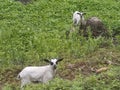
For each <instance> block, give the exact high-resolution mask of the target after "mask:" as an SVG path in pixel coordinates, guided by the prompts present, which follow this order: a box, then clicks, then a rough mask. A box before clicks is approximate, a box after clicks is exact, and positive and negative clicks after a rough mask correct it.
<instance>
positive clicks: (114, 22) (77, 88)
mask: <svg viewBox="0 0 120 90" xmlns="http://www.w3.org/2000/svg"><path fill="white" fill-rule="evenodd" d="M76 10H78V11H83V12H86V13H87V14H86V18H89V17H91V16H97V17H99V18H100V19H101V20H102V21H103V23H104V24H105V26H106V27H107V28H108V30H109V32H110V33H111V35H113V34H114V35H115V36H114V38H115V41H114V40H113V38H112V37H111V38H109V39H105V38H103V37H98V38H95V39H94V38H91V37H89V38H88V40H86V38H85V37H83V36H80V35H78V34H77V28H76V31H75V32H72V33H71V34H70V37H69V39H66V31H68V30H70V29H71V28H73V27H72V14H73V12H74V11H76ZM119 33H120V1H119V0H31V1H30V2H29V3H27V4H26V5H24V4H22V3H21V2H19V1H17V0H1V1H0V67H1V68H0V89H3V90H16V89H19V85H20V82H19V81H17V80H16V76H17V74H18V72H19V71H20V70H21V69H22V68H23V67H25V66H28V65H43V64H45V63H44V62H43V61H42V59H43V58H59V57H63V58H64V61H63V62H61V63H60V65H59V66H58V72H57V75H56V78H55V79H54V80H52V81H50V83H49V84H45V85H43V84H35V85H34V84H31V85H28V86H27V87H26V90H119V89H120V70H119V69H120V66H119V65H120V36H119ZM106 61H111V62H112V64H111V65H108V64H106V63H105V62H106ZM77 63H79V65H77ZM70 65H73V66H74V68H73V69H74V70H70V68H69V66H70ZM82 66H85V68H82ZM90 67H94V68H97V69H98V68H101V67H108V68H109V69H108V70H107V71H106V72H102V73H100V74H96V73H94V72H92V71H90V69H89V68H90ZM68 68H69V69H68ZM78 69H79V70H78ZM82 69H83V71H82ZM71 80H72V81H71Z"/></svg>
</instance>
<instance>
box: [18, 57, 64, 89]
mask: <svg viewBox="0 0 120 90" xmlns="http://www.w3.org/2000/svg"><path fill="white" fill-rule="evenodd" d="M62 60H63V58H61V59H51V60H50V61H49V60H48V59H44V61H46V62H49V63H50V64H49V65H46V66H29V67H25V68H24V69H23V70H22V71H21V72H20V73H19V74H18V76H17V78H18V79H20V80H21V89H22V88H23V87H24V86H25V85H26V84H29V83H31V82H33V83H34V82H38V83H39V82H41V83H46V82H48V81H49V80H52V79H53V78H54V75H55V69H56V65H57V63H58V62H59V61H62Z"/></svg>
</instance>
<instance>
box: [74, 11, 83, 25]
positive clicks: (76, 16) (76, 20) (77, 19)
mask: <svg viewBox="0 0 120 90" xmlns="http://www.w3.org/2000/svg"><path fill="white" fill-rule="evenodd" d="M83 14H84V13H82V12H79V11H75V12H74V13H73V24H74V25H78V24H79V23H80V21H82V20H81V19H84V17H83V18H81V16H82V15H83Z"/></svg>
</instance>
